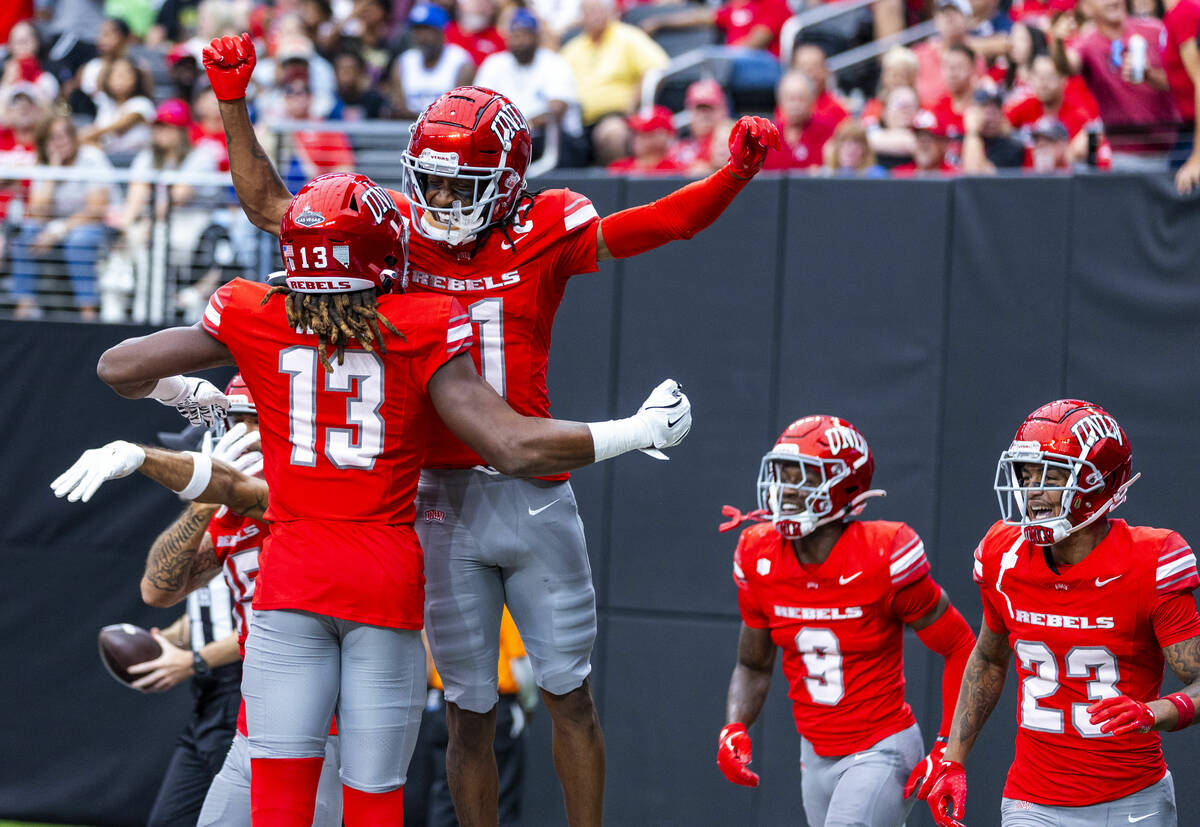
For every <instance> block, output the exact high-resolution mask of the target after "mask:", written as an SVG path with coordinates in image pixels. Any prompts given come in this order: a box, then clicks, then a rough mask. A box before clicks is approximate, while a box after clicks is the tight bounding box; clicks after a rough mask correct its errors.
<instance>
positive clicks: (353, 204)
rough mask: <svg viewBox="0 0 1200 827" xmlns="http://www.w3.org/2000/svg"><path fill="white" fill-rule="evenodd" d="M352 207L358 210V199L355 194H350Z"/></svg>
mask: <svg viewBox="0 0 1200 827" xmlns="http://www.w3.org/2000/svg"><path fill="white" fill-rule="evenodd" d="M350 209H352V210H354V211H355V212H358V199H357V198H355V197H354V196H353V195H351V196H350Z"/></svg>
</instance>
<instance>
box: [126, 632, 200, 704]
mask: <svg viewBox="0 0 1200 827" xmlns="http://www.w3.org/2000/svg"><path fill="white" fill-rule="evenodd" d="M150 634H151V635H153V636H154V639H155V640H157V641H158V645H159V646H161V647H162V654H161V655H159V656H158V657H157V658H155V659H154V660H148V661H146V662H145V663H135V664H133V665H132V666H130V667H129V674H131V675H141V677H140V678H138V679H137V680H136V681H134V682H133V683H131V684H129V685H130V686H132V687H133V688H134V689H138V690H141V691H142V692H166V691H167V690H168V689H170V688H172V687H174V686H178V685H179V684H181V683H183V682H184V681H186V680H187V679H188V678H190V677H191V676H192V674H193V673H194V672H195V663H196V660H195V658H194V657H193V656H192V653H191V651H190V650H187V649H181V648H180V647H178V646H176V645H175V644H174V643H172V642H171V641H169V640H167V639H166V638H165V637H163V633H162V632H161V631H159V630H158V629H151V630H150Z"/></svg>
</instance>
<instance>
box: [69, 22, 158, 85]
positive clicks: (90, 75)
mask: <svg viewBox="0 0 1200 827" xmlns="http://www.w3.org/2000/svg"><path fill="white" fill-rule="evenodd" d="M131 42H134V41H133V35H132V34H131V33H130V31H129V26H128V25H127V24H126V23H125V21H124V20H118V19H117V18H115V17H106V18H104V22H103V23H101V24H100V31H99V32H97V33H96V56H95V57H94V58H92V59H91V60H89V61H88V62H87V63H85V64H83V66H81V67H80V69H79V72H78V74H77V75H76V77H75V80H76V84H75V85H76V86H77V88H78V89H79V90H80V91H81V92H83V94H85V95H87V96H88V97H89V98H93V97H95V95H96V93H97V92H99V91H100V76H101V75H102V74H104V70H105V69H107V68H108V67H109V66H110V65H111V64H112V62H113V60H115V59H116V58H118V57H126V56H128V54H129V44H130V43H131ZM138 68H139V69H141V68H143V67H138ZM146 71H147V72H149V69H148V68H147V69H146ZM64 91H67V90H64Z"/></svg>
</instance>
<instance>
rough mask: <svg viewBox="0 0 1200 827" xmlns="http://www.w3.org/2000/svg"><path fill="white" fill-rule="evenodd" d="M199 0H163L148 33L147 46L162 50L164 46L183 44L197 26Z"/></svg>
mask: <svg viewBox="0 0 1200 827" xmlns="http://www.w3.org/2000/svg"><path fill="white" fill-rule="evenodd" d="M198 5H199V3H198V2H197V0H163V2H162V3H161V4H160V5H159V7H158V14H156V15H155V17H154V25H152V26H151V27H150V31H148V32H146V45H147V46H150V47H152V48H161V47H162V46H163V44H169V43H182V42H183V41H185V40H187V38H188V35H189V34H191V33H192V31H191V30H192V29H194V28H195V26H196V17H197V9H196V7H197V6H198Z"/></svg>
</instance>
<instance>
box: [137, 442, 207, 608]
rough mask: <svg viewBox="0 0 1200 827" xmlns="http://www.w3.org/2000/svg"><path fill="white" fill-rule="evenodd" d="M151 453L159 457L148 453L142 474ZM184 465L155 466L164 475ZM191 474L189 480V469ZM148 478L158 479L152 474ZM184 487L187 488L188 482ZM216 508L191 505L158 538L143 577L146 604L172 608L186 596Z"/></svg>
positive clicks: (147, 451) (143, 596)
mask: <svg viewBox="0 0 1200 827" xmlns="http://www.w3.org/2000/svg"><path fill="white" fill-rule="evenodd" d="M152 452H153V453H155V454H157V453H159V452H158V451H157V449H154V448H148V449H146V464H143V466H142V469H141V470H142V471H143V472H144V471H145V468H146V465H147V464H151V462H152V461H151V453H152ZM162 453H169V452H162ZM177 456H179V457H181V458H183V459H186V460H187V461H188V462H189V463H190V458H188V457H187V456H186V455H177ZM182 464H183V463H182V462H176V461H174V460H172V461H170V462H166V461H164V460H162V459H161V458H160V459H159V460H158V461H157V462H155V463H154V465H155V468H156V470H157V472H158V473H159V474H163V473H164V472H163V468H166V467H172V468H173V467H174V466H175V465H180V466H182ZM159 466H161V467H159ZM173 474H174V472H173V471H170V472H168V475H170V476H171V478H174V476H173ZM188 474H189V477H190V474H191V471H190V469H189V471H188ZM147 476H151V478H152V479H155V478H156V477H154V476H152V475H151V474H147ZM184 484H185V485H186V481H185V483H184ZM168 487H169V486H168ZM217 508H218V506H216V505H209V504H202V503H192V504H191V505H189V506H188V507H187V509H185V510H184V512H183V513H182V514H180V515H179V517H178V518H177V519H176V520H175V522H173V523H171V525H170V526H169V527H168V528H167V530H166V531H164V532H163V533H162V534H160V535H158V539H156V540H155V541H154V544H153V545H151V546H150V553H149V554H148V555H146V570H145V572H144V573H143V574H142V600H144V601H145V602H146V603H147V604H149V605H151V606H160V607H163V606H173V605H175V604H176V603H178V602H179V601H180V600H182V599H183V598H184V597H185V596H186V595H187V593H188V588H187V586H188V581H189V577H188V575H189V573H190V572H191V570H192V567H193V563H194V561H195V559H196V552H197V550H198V549H199V548H200V544H201V542H202V541H203V540H204V534H205V531H206V530H207V528H208V522H209V520H210V519H212V515H213V514H214V513H215V512H216V510H217Z"/></svg>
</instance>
